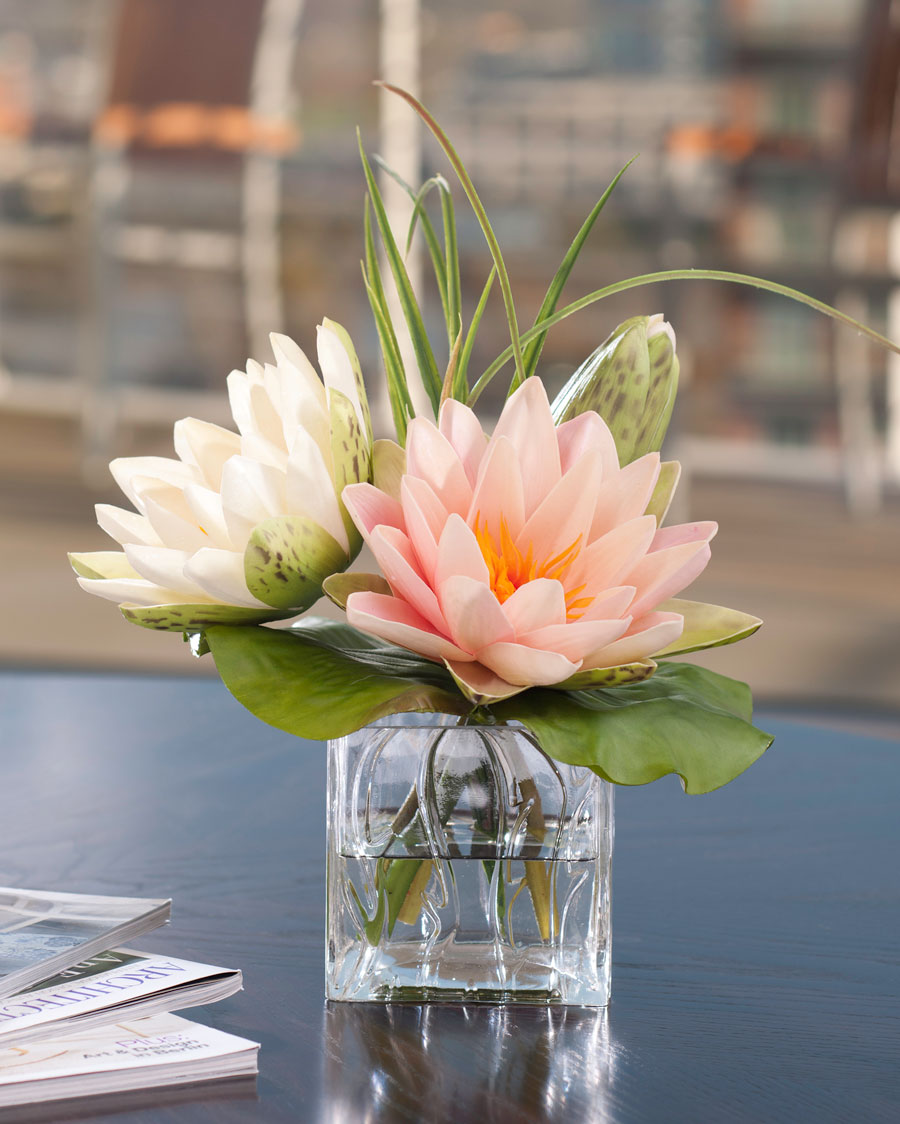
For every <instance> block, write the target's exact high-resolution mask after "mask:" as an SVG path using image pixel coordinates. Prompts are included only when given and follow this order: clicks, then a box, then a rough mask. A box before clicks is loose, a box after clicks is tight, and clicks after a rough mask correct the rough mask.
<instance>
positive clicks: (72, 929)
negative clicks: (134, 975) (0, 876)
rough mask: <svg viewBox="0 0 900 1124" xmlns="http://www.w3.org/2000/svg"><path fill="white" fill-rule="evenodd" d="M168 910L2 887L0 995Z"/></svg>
mask: <svg viewBox="0 0 900 1124" xmlns="http://www.w3.org/2000/svg"><path fill="white" fill-rule="evenodd" d="M170 906H171V902H169V901H166V900H163V899H150V898H109V897H97V896H93V895H90V894H62V893H50V892H46V891H43V890H20V889H14V888H12V887H8V886H0V997H2V996H6V995H11V994H12V993H13V992H16V991H20V990H21V989H22V988H23V987H27V986H28V985H29V984H31V983H34V982H35V981H36V980H40V979H43V978H45V977H47V976H50V975H52V974H53V973H54V972H57V971H59V970H60V969H61V968H67V967H69V966H71V965H72V964H77V963H78V962H79V961H80V960H84V959H86V958H87V957H88V956H92V955H93V954H94V953H96V952H102V951H103V949H106V948H112V947H114V946H115V945H116V944H119V943H121V942H122V941H123V940H127V939H129V938H130V937H133V936H137V935H138V934H139V933H145V932H147V931H148V930H149V929H152V928H155V927H156V926H157V925H161V924H163V922H165V921H167V920H168V917H169V909H170Z"/></svg>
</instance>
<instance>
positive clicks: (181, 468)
mask: <svg viewBox="0 0 900 1124" xmlns="http://www.w3.org/2000/svg"><path fill="white" fill-rule="evenodd" d="M109 471H110V472H111V473H112V474H113V478H114V479H115V481H116V483H117V484H118V485H119V487H120V488H121V489H122V491H123V492H124V493H125V495H126V496H128V498H129V499H130V500H131V502H132V503H133V504H134V506H135V507H136V508H137V509H138V510H139V511H140V510H143V499H142V487H143V482H144V481H150V482H151V483H153V484H155V483H158V482H159V481H163V482H164V483H165V484H169V485H172V486H173V487H175V488H183V487H184V485H185V484H200V483H202V479H201V476H200V471H199V469H197V468H195V467H194V466H193V465H191V464H184V463H183V462H182V461H177V460H174V459H173V458H171V457H117V458H116V459H115V460H114V461H110V465H109Z"/></svg>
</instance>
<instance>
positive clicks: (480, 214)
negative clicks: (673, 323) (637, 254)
mask: <svg viewBox="0 0 900 1124" xmlns="http://www.w3.org/2000/svg"><path fill="white" fill-rule="evenodd" d="M375 85H376V86H383V87H384V89H386V90H390V91H391V93H392V94H396V95H397V96H398V97H401V98H403V100H404V101H405V102H406V103H407V104H408V105H410V106H412V108H413V109H414V110H415V112H416V113H417V114H418V115H419V117H421V119H422V120H423V121H424V122H425V124H426V125H427V126H428V128H429V129H430V130H431V132H432V133H433V134H434V137H435V139H436V140H437V142H438V144H439V145H440V146H441V148H442V149H443V150H444V154H445V155H446V157H447V159H448V160H449V161H450V164H451V166H452V167H453V170H454V172H456V175H457V177H458V178H459V182H460V183H461V184H462V187H463V190H464V191H465V193H466V195H467V196H468V199H469V203H470V204H471V206H472V210H473V211H474V212H475V217H476V218H477V219H478V224H479V226H480V227H481V231H482V233H483V234H484V238H485V241H486V242H487V244H488V249H489V250H490V251H491V257H492V258H493V259H494V265H495V266H496V268H497V276H498V277H499V279H500V291H501V292H502V294H503V305H504V307H505V309H506V319H507V321H508V323H509V335H510V340H511V341H512V342H511V344H510V347H511V354H512V355H513V356H514V358H515V364H516V373H515V375H514V376H513V381H512V386H513V389H514V388H515V387H517V386H519V385H520V384H521V383H522V382H523V380H524V379H525V365H524V362H523V360H522V345H521V342H520V339H519V324H518V321H517V319H516V307H515V304H514V303H513V295H512V285H511V284H510V280H509V272H508V271H507V268H506V263H505V262H504V260H503V254H502V253H501V252H500V243H499V242H498V241H497V236H496V234H494V230H493V227H492V226H491V223H490V220H489V219H488V216H487V211H486V210H485V209H484V204H483V203H482V202H481V199H480V198H479V195H478V192H477V191H476V190H475V185H474V184H473V183H472V179H471V177H470V175H469V173H468V172H467V171H466V166H465V164H463V162H462V160H461V159H460V157H459V153H458V152H457V151H456V149H455V148H454V147H453V145H452V144H451V143H450V138H449V137H448V136H447V134H446V133H445V132H444V130H443V129H442V128H441V127H440V125H439V124H438V123H437V121H436V120H435V119H434V117H433V116H432V115H431V114H430V113H429V112H428V110H427V109H426V108H425V106H424V105H422V103H421V102H420V101H418V100H417V99H416V98H414V97H413V96H412V94H410V93H407V91H406V90H401V89H400V88H399V86H392V85H391V84H390V83H389V82H376V83H375Z"/></svg>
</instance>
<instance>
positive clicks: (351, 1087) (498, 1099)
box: [323, 1003, 616, 1124]
mask: <svg viewBox="0 0 900 1124" xmlns="http://www.w3.org/2000/svg"><path fill="white" fill-rule="evenodd" d="M615 1054H616V1051H615V1048H614V1046H613V1044H612V1043H611V1042H610V1034H609V1020H608V1014H607V1011H606V1010H605V1009H597V1008H574V1007H568V1008H566V1007H550V1008H537V1007H528V1008H526V1007H518V1008H503V1007H474V1006H470V1007H463V1006H460V1007H445V1006H414V1005H402V1006H401V1005H394V1006H388V1005H381V1004H368V1003H367V1004H355V1003H328V1004H326V1006H325V1077H324V1105H325V1106H326V1108H325V1115H324V1118H323V1119H324V1120H327V1121H328V1124H360V1122H361V1121H365V1122H366V1124H375V1122H386V1121H403V1120H410V1121H416V1122H418V1121H421V1120H423V1119H428V1120H429V1121H436V1122H439V1121H444V1120H446V1121H454V1122H458V1121H462V1120H478V1121H480V1122H484V1124H494V1122H498V1124H499V1122H501V1121H503V1122H505V1121H522V1120H543V1119H552V1120H557V1119H560V1120H561V1119H565V1120H566V1121H567V1124H579V1122H580V1121H588V1120H590V1121H592V1122H597V1121H601V1120H603V1119H604V1118H605V1117H606V1108H607V1105H608V1100H609V1093H610V1088H611V1085H612V1081H613V1077H614V1072H615Z"/></svg>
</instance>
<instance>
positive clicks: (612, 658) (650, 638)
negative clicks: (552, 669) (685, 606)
mask: <svg viewBox="0 0 900 1124" xmlns="http://www.w3.org/2000/svg"><path fill="white" fill-rule="evenodd" d="M632 629H633V630H634V631H632ZM683 629H684V617H682V616H681V615H680V613H645V614H644V616H643V617H641V618H640V620H636V621H634V622H633V623H632V626H631V629H629V632H628V633H627V634H626V635H625V636H623V637H622V638H621V639H620V640H614V641H613V642H612V644H607V645H606V647H605V648H600V649H598V650H597V651H596V652H591V653H590V654H589V655H588V656H585V659H584V664H583V665H582V668H583V670H585V671H587V670H588V669H589V668H592V667H617V666H618V665H619V664H623V663H634V662H635V660H643V659H646V658H647V657H648V656H652V655H653V653H654V652H659V651H661V650H662V649H663V648H665V647H666V646H667V645H668V644H671V643H672V641H673V640H677V639H678V637H679V636H680V635H681V633H682V630H683Z"/></svg>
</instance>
